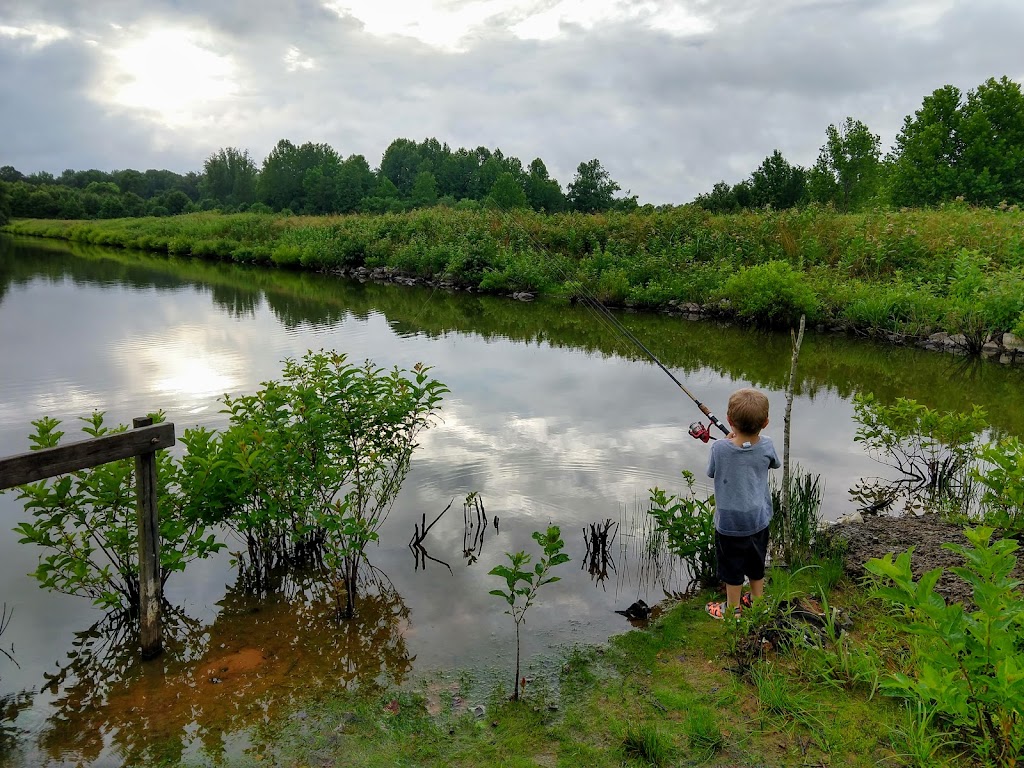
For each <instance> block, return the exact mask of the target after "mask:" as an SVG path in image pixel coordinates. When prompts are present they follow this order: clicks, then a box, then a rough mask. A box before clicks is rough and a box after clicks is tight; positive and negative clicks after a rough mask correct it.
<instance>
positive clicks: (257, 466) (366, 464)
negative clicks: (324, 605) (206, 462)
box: [219, 352, 448, 616]
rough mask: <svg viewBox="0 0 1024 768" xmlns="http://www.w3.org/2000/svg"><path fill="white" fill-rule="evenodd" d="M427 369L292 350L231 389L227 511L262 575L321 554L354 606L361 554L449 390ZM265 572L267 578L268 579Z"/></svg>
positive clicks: (349, 609) (347, 605)
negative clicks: (273, 374) (254, 384)
mask: <svg viewBox="0 0 1024 768" xmlns="http://www.w3.org/2000/svg"><path fill="white" fill-rule="evenodd" d="M429 370H430V369H429V368H427V367H424V366H422V365H416V366H414V367H413V369H412V370H411V371H405V370H402V369H399V368H397V367H396V368H394V369H392V370H390V371H386V370H384V369H382V368H378V367H376V366H374V365H373V364H372V363H370V362H369V361H367V362H366V363H364V364H363V365H361V366H357V365H353V364H351V363H349V362H348V360H347V358H346V356H345V355H343V354H339V353H337V352H318V353H314V352H310V353H307V354H306V355H305V356H304V357H303V358H302V359H301V360H298V361H296V360H290V359H289V360H285V362H284V371H283V375H282V378H283V380H282V381H280V382H277V381H269V382H265V383H264V385H263V389H261V390H259V391H258V392H256V393H255V394H254V395H245V396H241V397H237V398H231V397H227V396H225V397H224V405H225V408H226V409H227V411H228V413H229V414H230V427H229V429H228V431H227V432H226V433H225V434H224V436H223V438H222V451H223V458H224V462H223V465H224V467H225V468H226V469H225V474H224V483H223V487H224V488H226V489H228V491H227V493H226V494H222V495H221V497H220V499H219V506H220V509H221V513H222V517H223V519H224V520H225V522H227V523H228V524H230V525H231V526H233V527H235V528H236V530H238V532H239V533H240V534H241V535H242V536H243V537H244V539H245V541H246V544H247V547H248V552H249V558H250V564H251V565H252V566H253V567H254V571H255V573H254V575H256V576H258V577H260V578H261V579H262V578H263V577H265V576H266V575H267V574H268V573H269V572H270V571H271V570H272V569H273V567H274V566H275V564H278V563H281V562H285V563H289V562H297V563H307V562H310V561H312V562H317V561H318V560H319V559H321V558H322V560H323V562H324V564H326V565H327V566H328V567H329V568H330V569H331V570H332V572H334V573H338V574H339V576H340V577H339V580H338V581H337V582H336V587H337V589H338V591H337V595H336V596H337V597H338V599H339V604H340V603H341V602H342V596H344V607H343V612H344V613H345V614H346V615H348V616H351V615H352V614H353V612H354V610H355V598H356V596H355V586H356V581H357V580H356V577H357V574H358V567H359V562H360V560H361V558H362V555H363V551H364V549H365V547H366V544H367V543H369V542H371V541H374V540H376V538H377V531H378V530H379V528H380V526H381V525H383V523H384V521H385V519H386V518H387V516H388V513H389V512H390V510H391V507H392V505H393V504H394V501H395V498H396V497H397V495H398V492H399V490H400V489H401V486H402V482H403V481H404V479H405V476H406V475H407V474H408V471H409V467H410V461H411V458H412V453H413V451H414V450H415V448H416V445H417V443H416V439H417V437H418V435H419V433H420V432H421V431H422V430H423V429H426V428H428V427H429V426H430V425H431V424H432V422H433V418H434V416H435V414H436V412H437V410H438V408H439V407H440V401H441V397H442V395H443V394H444V393H445V392H447V391H448V390H447V389H446V388H445V387H444V385H443V384H441V383H440V382H438V381H436V380H434V379H431V378H430V377H429ZM261 583H265V582H261Z"/></svg>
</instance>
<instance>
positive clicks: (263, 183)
mask: <svg viewBox="0 0 1024 768" xmlns="http://www.w3.org/2000/svg"><path fill="white" fill-rule="evenodd" d="M303 176H304V172H303V171H301V170H300V166H299V157H298V150H297V148H296V147H295V145H294V144H292V143H291V142H290V141H288V140H287V139H281V140H280V141H279V142H277V145H276V146H275V147H274V148H273V149H272V150H270V154H269V155H267V157H266V159H265V160H264V161H263V167H262V168H261V169H260V175H259V180H258V181H257V183H256V197H257V198H258V199H259V201H260V202H262V203H266V204H267V205H269V206H270V207H271V208H273V209H274V210H275V211H280V210H281V209H283V208H293V209H295V208H298V206H299V198H300V197H301V196H302V181H303Z"/></svg>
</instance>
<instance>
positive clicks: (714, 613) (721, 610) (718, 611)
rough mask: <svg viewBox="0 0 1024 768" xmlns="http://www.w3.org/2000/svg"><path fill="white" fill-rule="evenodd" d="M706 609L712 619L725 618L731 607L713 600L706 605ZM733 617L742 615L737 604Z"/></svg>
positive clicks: (736, 617)
mask: <svg viewBox="0 0 1024 768" xmlns="http://www.w3.org/2000/svg"><path fill="white" fill-rule="evenodd" d="M704 610H705V612H707V614H708V616H710V617H711V618H712V619H724V618H725V617H726V614H727V612H728V610H729V607H728V606H727V605H726V604H725V603H717V602H714V601H712V602H710V603H708V604H707V605H705V606H704ZM732 617H733V618H734V619H738V618H739V617H740V607H739V606H736V608H735V609H733V612H732Z"/></svg>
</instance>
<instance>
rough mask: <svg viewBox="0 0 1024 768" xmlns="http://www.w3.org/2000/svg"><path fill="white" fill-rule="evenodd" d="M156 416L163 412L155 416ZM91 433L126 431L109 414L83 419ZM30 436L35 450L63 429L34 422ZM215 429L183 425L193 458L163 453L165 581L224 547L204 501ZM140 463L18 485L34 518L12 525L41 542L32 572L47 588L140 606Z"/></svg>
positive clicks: (28, 539)
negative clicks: (210, 530) (110, 422)
mask: <svg viewBox="0 0 1024 768" xmlns="http://www.w3.org/2000/svg"><path fill="white" fill-rule="evenodd" d="M154 416H159V415H158V414H154ZM81 421H82V422H83V426H82V432H83V433H85V435H86V436H87V437H90V438H94V437H101V436H103V435H109V434H114V433H117V432H123V431H125V429H126V427H125V426H124V425H119V426H115V427H108V426H106V425H105V424H104V420H103V413H102V412H96V413H93V414H92V416H90V417H84V418H82V419H81ZM32 425H33V426H34V427H35V428H36V431H35V433H34V434H32V435H30V436H29V440H30V441H31V443H32V447H33V449H35V450H40V449H46V448H53V447H56V446H58V445H60V443H61V438H62V437H63V436H64V432H62V431H60V430H59V429H58V427H59V426H60V422H59V421H57V420H56V419H51V418H49V417H44V418H42V419H39V420H38V421H33V422H32ZM209 438H210V433H209V432H207V431H205V430H202V429H197V430H185V432H184V434H183V435H182V436H181V442H182V443H183V444H184V445H185V447H186V448H187V449H188V451H189V454H190V457H189V458H187V459H182V460H181V461H178V460H175V459H173V458H172V457H171V456H170V455H169V453H168V452H167V451H158V452H157V466H158V468H159V471H158V473H157V477H158V482H159V488H158V490H157V493H158V496H159V498H160V569H161V583H164V582H166V581H167V577H168V576H169V575H170V574H171V573H174V572H177V571H182V570H184V569H185V566H186V564H187V563H189V562H190V561H192V560H195V559H197V558H205V557H207V556H209V555H210V554H212V553H214V552H216V551H218V550H219V549H222V548H223V547H224V545H223V544H219V543H217V542H216V541H215V540H214V537H213V535H212V534H209V535H208V534H207V524H208V522H209V521H208V520H206V519H205V517H204V510H205V501H206V496H207V493H208V492H209V490H210V486H209V484H208V480H209V478H210V477H211V474H210V473H209V472H208V469H209V467H210V463H209V461H208V460H209V458H210V450H209V448H210V440H209ZM134 477H135V462H134V460H133V459H130V458H129V459H121V460H119V461H112V462H108V463H106V464H101V465H99V466H97V467H92V468H89V469H84V470H80V471H78V472H72V473H70V474H63V475H58V476H57V477H55V478H51V479H46V480H41V481H39V482H37V483H30V484H28V485H23V486H20V487H19V488H17V489H16V491H15V492H16V493H17V495H18V499H19V500H20V501H22V502H23V503H24V508H25V511H26V512H30V513H31V515H32V520H31V522H22V523H19V524H18V526H17V527H16V528H15V529H14V530H15V532H17V533H18V534H20V535H21V539H20V542H21V543H22V544H35V545H37V546H39V547H43V548H44V549H45V550H46V551H47V552H48V554H45V555H43V556H41V557H40V559H39V565H38V567H37V568H36V570H35V572H34V573H33V574H32V575H33V576H34V577H35V578H36V579H37V580H38V581H39V583H40V586H42V587H43V588H45V589H48V590H51V591H56V592H63V593H65V594H69V595H79V596H84V597H88V598H90V599H91V600H92V601H93V602H94V603H95V604H96V605H99V606H102V607H104V608H118V609H123V610H130V609H137V608H138V605H139V564H138V514H137V512H136V508H135V490H134Z"/></svg>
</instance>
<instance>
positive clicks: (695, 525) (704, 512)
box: [648, 471, 718, 586]
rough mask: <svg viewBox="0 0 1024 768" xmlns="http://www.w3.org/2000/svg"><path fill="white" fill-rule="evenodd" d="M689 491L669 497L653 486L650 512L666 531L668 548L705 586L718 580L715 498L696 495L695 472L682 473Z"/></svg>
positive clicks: (660, 527)
mask: <svg viewBox="0 0 1024 768" xmlns="http://www.w3.org/2000/svg"><path fill="white" fill-rule="evenodd" d="M683 479H684V480H685V481H686V491H684V492H683V493H682V494H680V495H678V496H676V495H672V496H669V495H668V494H666V493H665V491H663V490H661V489H660V488H651V491H650V492H651V506H650V509H649V510H648V512H649V514H650V515H651V516H652V517H653V518H654V519H655V521H656V522H657V525H658V530H659V531H661V532H663V533H664V534H665V536H666V539H667V542H668V548H669V551H671V552H672V553H674V554H676V555H678V556H679V557H680V558H681V559H682V560H683V562H684V563H686V566H687V568H688V570H689V572H690V578H692V579H693V580H694V581H697V582H698V583H700V584H701V585H702V586H713V585H715V584H717V583H718V577H717V570H718V561H717V559H716V556H715V521H714V512H715V497H714V496H713V495H712V496H708V497H707V498H705V499H699V498H697V496H696V494H695V493H694V491H693V485H694V477H693V473H692V472H686V471H684V472H683Z"/></svg>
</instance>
